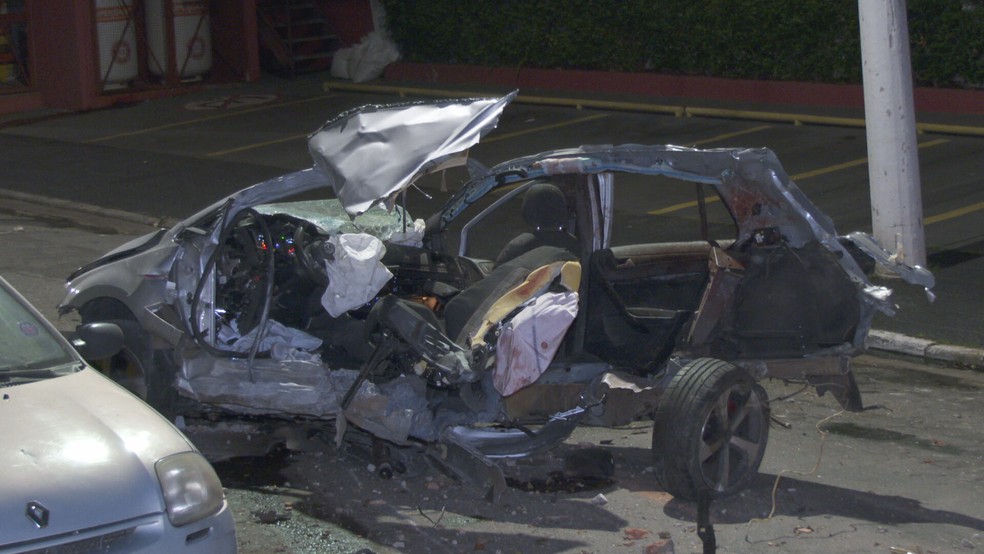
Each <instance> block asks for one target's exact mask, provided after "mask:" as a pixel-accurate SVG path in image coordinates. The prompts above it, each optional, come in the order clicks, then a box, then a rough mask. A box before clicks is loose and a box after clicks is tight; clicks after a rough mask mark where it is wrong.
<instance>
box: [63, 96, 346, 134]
mask: <svg viewBox="0 0 984 554" xmlns="http://www.w3.org/2000/svg"><path fill="white" fill-rule="evenodd" d="M332 96H334V95H333V94H323V95H321V96H315V97H312V98H302V99H300V100H292V101H290V102H278V103H274V104H264V105H262V106H257V107H255V108H245V109H241V110H231V111H228V112H225V113H221V114H216V115H210V116H206V117H197V118H195V119H189V120H187V121H176V122H174V123H167V124H165V125H158V126H156V127H145V128H143V129H137V130H136V131H127V132H125V133H117V134H115V135H107V136H104V137H97V138H93V139H89V140H83V141H82V144H92V143H96V142H103V141H107V140H113V139H118V138H124V137H132V136H136V135H143V134H146V133H153V132H155V131H163V130H164V129H173V128H175V127H183V126H185V125H195V124H196V123H202V122H204V121H214V120H216V119H225V118H227V117H235V116H239V115H244V114H248V113H255V112H259V111H263V110H271V109H273V108H282V107H285V106H296V105H298V104H306V103H308V102H316V101H318V100H324V99H325V98H330V97H332Z"/></svg>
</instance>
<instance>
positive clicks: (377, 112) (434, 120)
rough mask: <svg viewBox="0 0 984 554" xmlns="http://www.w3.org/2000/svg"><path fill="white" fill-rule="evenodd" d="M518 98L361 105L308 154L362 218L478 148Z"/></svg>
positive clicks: (325, 129) (322, 134) (313, 140)
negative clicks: (396, 195)
mask: <svg viewBox="0 0 984 554" xmlns="http://www.w3.org/2000/svg"><path fill="white" fill-rule="evenodd" d="M515 97H516V92H515V91H514V92H512V93H510V94H508V95H506V96H503V97H502V98H480V99H473V100H447V101H441V102H428V103H417V104H404V105H395V106H363V107H360V108H356V109H354V110H350V111H348V112H345V113H343V114H341V115H339V116H338V117H336V118H334V119H332V120H330V121H328V122H327V123H325V125H324V126H322V127H321V129H320V130H318V131H317V132H316V133H314V134H313V135H311V137H310V138H309V139H308V149H309V150H310V152H311V156H312V157H313V158H314V162H315V166H316V167H317V168H319V169H320V170H321V171H323V172H324V173H326V174H327V175H328V176H329V177H330V178H331V182H332V186H333V187H334V189H335V193H336V194H337V195H338V198H339V200H341V201H342V204H343V205H344V206H345V209H346V210H347V211H348V212H349V213H351V214H353V215H356V214H360V213H362V212H364V211H366V210H368V209H369V208H370V207H371V206H372V205H373V204H375V203H376V202H378V201H380V200H386V199H388V198H392V197H393V196H394V195H395V194H397V193H399V192H400V191H402V190H404V189H406V188H407V187H408V186H410V185H411V184H412V183H413V181H414V180H415V179H416V178H417V177H419V176H420V175H423V174H425V173H427V172H428V171H429V170H433V169H435V168H437V167H440V166H441V165H442V164H444V163H445V162H448V161H449V160H450V159H452V158H454V157H455V156H456V155H458V154H461V153H462V152H464V151H466V150H467V149H468V148H470V147H471V146H473V145H475V144H476V143H477V142H478V141H479V140H480V139H481V138H482V136H483V135H485V134H486V133H488V132H489V131H491V130H492V129H494V128H495V126H496V125H497V124H498V121H499V115H500V114H501V113H502V110H503V108H505V107H506V105H507V104H509V102H511V101H512V100H513V98H515Z"/></svg>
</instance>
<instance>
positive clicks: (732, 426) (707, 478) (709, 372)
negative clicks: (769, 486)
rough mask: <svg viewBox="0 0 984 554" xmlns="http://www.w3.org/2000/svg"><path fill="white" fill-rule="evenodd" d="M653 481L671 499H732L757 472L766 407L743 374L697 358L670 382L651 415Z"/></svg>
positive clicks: (723, 364) (766, 423)
mask: <svg viewBox="0 0 984 554" xmlns="http://www.w3.org/2000/svg"><path fill="white" fill-rule="evenodd" d="M653 419H654V423H653V442H652V452H653V460H654V468H655V470H656V478H657V480H658V481H659V483H660V485H661V486H662V487H663V489H665V490H666V491H667V492H669V493H671V494H672V495H673V496H675V497H677V498H680V499H683V500H696V499H697V498H698V497H699V496H700V495H702V494H708V495H709V496H710V498H722V497H725V496H729V495H732V494H735V493H737V492H739V491H741V490H742V489H744V488H745V487H747V486H748V484H749V483H750V482H751V480H752V479H753V478H754V477H755V475H756V474H757V473H758V469H759V465H761V463H762V457H763V456H764V454H765V446H766V443H767V442H768V438H769V403H768V397H767V395H766V393H765V389H763V388H762V387H761V386H760V385H759V384H758V383H756V382H755V380H754V379H753V378H752V377H751V375H749V374H748V372H747V371H745V370H744V369H741V368H738V367H735V366H734V365H732V364H729V363H727V362H724V361H721V360H715V359H710V358H701V359H697V360H694V361H693V362H691V363H689V364H687V365H686V366H684V367H683V369H681V370H680V371H679V372H678V373H677V374H676V375H674V376H673V377H672V379H671V380H670V383H669V385H668V386H667V388H666V390H665V391H664V394H663V396H662V399H661V401H660V404H659V407H658V408H657V409H656V413H655V414H654V416H653Z"/></svg>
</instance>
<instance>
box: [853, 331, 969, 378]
mask: <svg viewBox="0 0 984 554" xmlns="http://www.w3.org/2000/svg"><path fill="white" fill-rule="evenodd" d="M866 346H867V347H868V348H870V349H872V350H882V351H885V352H891V353H894V354H903V355H906V356H914V357H917V358H921V359H922V360H924V361H928V362H937V363H943V364H947V365H951V366H956V367H965V368H969V369H975V370H978V371H981V370H984V349H980V348H969V347H966V346H954V345H950V344H941V343H938V342H935V341H932V340H928V339H920V338H916V337H910V336H907V335H903V334H901V333H894V332H891V331H879V330H877V329H872V330H871V331H869V332H868V340H867V341H866Z"/></svg>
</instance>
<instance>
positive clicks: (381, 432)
mask: <svg viewBox="0 0 984 554" xmlns="http://www.w3.org/2000/svg"><path fill="white" fill-rule="evenodd" d="M515 94H516V93H513V94H510V95H507V96H505V97H502V98H486V99H469V100H446V101H438V102H424V103H410V104H402V105H391V106H364V107H361V108H357V109H354V110H350V111H348V112H346V113H343V114H341V115H339V116H338V117H336V118H334V119H332V120H330V121H328V122H327V123H326V124H325V125H324V126H323V127H321V128H320V129H319V130H318V131H317V132H315V133H314V134H312V135H311V136H310V138H309V141H308V144H309V150H310V152H311V154H312V157H313V159H314V164H313V166H312V167H311V168H309V169H306V170H303V171H298V172H294V173H289V174H287V175H283V176H281V177H278V178H275V179H271V180H268V181H265V182H262V183H259V184H257V185H254V186H252V187H250V188H247V189H245V190H243V191H241V192H238V193H236V194H233V195H231V196H229V197H228V198H225V199H223V200H221V201H219V202H216V203H215V204H213V205H212V206H209V207H207V208H205V209H204V210H202V211H200V212H199V213H197V214H195V215H193V216H191V217H189V218H188V219H186V220H184V221H182V222H181V223H179V224H177V225H176V226H174V227H173V228H171V229H162V230H159V231H158V232H156V233H152V234H150V235H148V236H145V237H142V238H139V239H137V240H134V241H132V242H130V243H128V244H125V245H123V246H121V247H119V248H117V249H116V250H114V251H112V252H110V253H108V254H106V255H105V256H103V257H102V258H100V259H98V260H96V261H94V262H92V263H90V264H88V265H87V266H85V267H82V268H80V269H79V270H78V271H76V272H75V273H74V274H73V275H71V276H70V278H69V280H68V283H67V285H66V286H67V289H68V294H67V296H66V298H65V299H64V301H63V302H62V303H61V305H60V310H61V312H62V313H67V312H71V311H77V312H78V313H79V314H80V315H81V319H82V322H83V323H86V324H88V323H93V322H112V323H115V324H117V325H119V326H120V327H121V328H122V329H123V331H124V334H125V339H126V348H125V349H124V352H123V353H122V354H121V355H120V356H117V357H116V358H114V359H112V360H108V361H106V362H104V363H103V364H102V366H101V367H103V368H104V370H105V371H106V372H107V373H108V374H109V375H110V376H112V377H113V378H115V379H117V380H119V381H120V382H121V383H123V384H125V385H126V386H128V387H130V388H131V390H134V391H135V392H137V393H138V394H140V395H141V396H143V397H144V398H146V399H147V400H148V401H149V402H150V403H151V404H152V405H154V406H156V407H157V408H158V409H159V410H161V411H162V412H164V413H166V414H168V415H171V416H176V415H181V416H182V417H185V418H189V417H193V416H202V417H205V418H209V417H211V418H212V419H215V418H217V417H225V418H235V417H240V418H244V419H249V418H252V417H254V416H262V417H265V418H272V419H274V420H276V419H277V418H281V421H286V424H285V425H287V426H291V425H295V426H300V425H301V424H302V422H314V424H316V425H324V424H325V423H326V422H334V430H335V432H336V434H337V437H339V440H340V441H341V439H342V438H344V437H346V436H348V434H349V433H350V432H360V433H363V434H367V435H369V436H371V437H373V440H374V441H376V442H377V443H382V444H385V445H387V446H388V447H406V448H410V449H418V450H420V451H423V452H426V453H428V454H430V455H431V456H432V457H433V458H435V459H437V460H438V461H440V462H442V463H443V464H445V465H446V466H447V467H448V468H450V469H452V470H453V471H454V472H455V473H456V474H458V475H459V476H461V477H462V478H464V479H466V480H468V481H470V482H472V483H475V484H477V485H479V486H481V487H485V488H486V489H487V490H488V491H489V492H490V493H492V494H493V495H494V494H497V493H496V492H495V491H496V490H499V491H501V488H502V486H503V485H504V480H503V476H502V473H501V471H500V470H499V469H498V466H497V464H496V463H495V461H496V460H497V459H502V458H515V457H522V456H529V455H532V454H535V453H538V452H541V451H544V450H546V449H549V448H551V447H553V446H555V445H557V444H559V443H560V442H562V441H563V440H564V439H565V438H566V437H568V436H569V434H570V433H571V432H572V430H573V429H574V428H575V427H576V426H577V425H579V424H591V425H606V426H617V425H622V424H626V423H628V422H631V421H633V420H637V419H640V418H652V419H653V421H654V427H653V436H652V451H653V457H654V468H655V470H656V471H655V473H656V477H657V479H658V481H659V483H660V485H661V486H662V487H664V488H665V490H667V491H668V492H670V493H672V494H674V495H675V496H678V497H681V498H684V499H695V498H697V497H698V496H699V495H705V496H710V497H720V496H726V495H730V494H733V493H735V492H737V491H740V490H742V488H744V487H745V486H746V485H748V483H749V482H750V481H751V479H752V478H753V477H754V476H755V474H756V473H757V470H758V468H759V465H760V463H761V461H762V457H763V455H764V452H765V448H766V443H767V439H768V433H769V420H770V412H769V399H768V398H767V395H766V393H765V391H764V389H763V388H762V387H761V386H760V385H759V381H760V380H762V379H766V378H775V379H783V380H786V381H790V382H801V383H805V384H808V385H811V386H814V387H816V389H817V390H818V392H819V393H820V394H824V393H827V392H829V393H831V394H832V395H833V396H834V397H835V398H836V399H837V400H838V401H839V402H840V403H841V404H842V405H843V406H844V407H845V408H847V409H850V410H860V409H861V408H862V401H861V397H860V393H859V390H858V386H857V384H856V382H855V380H854V377H853V375H852V373H851V366H850V361H851V358H852V357H853V356H856V355H857V354H859V353H861V352H862V351H863V349H864V344H865V337H866V334H867V332H868V329H869V326H870V324H871V321H872V317H873V315H874V314H875V312H878V311H881V312H885V313H891V312H892V309H893V305H892V304H891V300H890V291H889V290H888V289H885V288H883V287H879V286H875V285H873V284H872V283H871V281H870V280H869V278H868V277H867V274H866V270H868V269H871V267H872V266H873V264H874V263H878V264H880V265H882V266H883V267H885V268H886V269H887V270H890V271H893V272H896V273H898V274H900V275H901V276H902V277H903V278H905V279H906V280H907V281H909V282H912V283H915V284H917V285H919V286H922V287H925V288H926V290H927V292H928V291H929V289H930V288H931V287H932V285H933V278H932V275H931V274H930V273H929V272H928V271H926V270H925V269H922V268H919V267H910V266H906V265H904V264H901V263H898V262H897V261H895V260H894V259H893V258H892V257H891V256H889V254H888V253H887V252H886V251H884V250H882V249H881V247H880V246H878V244H877V243H876V242H875V241H874V240H873V239H871V237H869V236H868V235H866V234H863V233H856V234H850V235H846V236H840V235H838V234H837V232H836V231H835V229H834V226H833V224H832V222H831V220H830V219H829V218H828V217H827V216H825V215H824V214H822V213H821V212H820V211H819V210H818V209H817V208H816V206H814V205H813V204H812V203H811V202H810V201H809V200H808V199H807V198H806V197H805V196H804V195H803V193H802V192H801V191H800V190H799V189H798V188H797V186H796V185H795V184H794V183H793V182H792V181H791V180H790V179H789V176H788V175H787V174H786V172H785V171H784V170H783V168H782V166H781V165H780V163H779V161H778V160H777V159H776V156H775V155H774V154H773V153H772V152H771V151H770V150H768V149H762V148H759V149H737V148H729V149H714V150H697V149H692V148H683V147H678V146H663V145H658V146H652V145H634V144H627V145H621V146H612V145H601V146H581V147H578V148H572V149H567V150H557V151H550V152H544V153H539V154H534V155H530V156H525V157H520V158H517V159H512V160H509V161H506V162H502V163H500V164H498V165H495V166H493V167H486V166H484V165H482V164H481V163H479V162H478V161H476V160H474V159H472V158H469V157H468V156H467V153H468V150H469V148H470V147H472V146H473V145H475V144H476V143H477V142H478V141H479V140H480V139H481V137H482V136H483V135H485V134H486V133H488V132H490V131H491V130H492V129H493V128H494V127H495V126H496V125H497V124H498V119H499V116H500V114H501V112H502V111H503V109H504V108H505V106H506V105H507V104H508V103H509V102H510V101H511V100H512V99H513V98H514V97H515ZM462 171H467V174H468V178H467V180H466V182H465V183H464V184H463V185H462V186H461V188H460V189H459V190H457V191H456V192H454V193H453V195H452V196H451V198H450V200H448V201H447V202H446V203H445V204H444V205H443V207H441V208H440V209H439V210H437V211H436V213H434V214H428V215H429V217H427V218H426V219H422V218H421V219H414V218H413V217H412V216H411V215H410V214H409V213H408V210H407V208H406V202H405V200H406V195H407V194H414V186H415V183H417V182H418V180H420V179H425V178H427V177H425V176H426V175H432V174H433V175H434V176H433V177H430V178H431V179H436V178H438V175H441V174H443V173H444V172H462ZM653 206H661V207H653Z"/></svg>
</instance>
